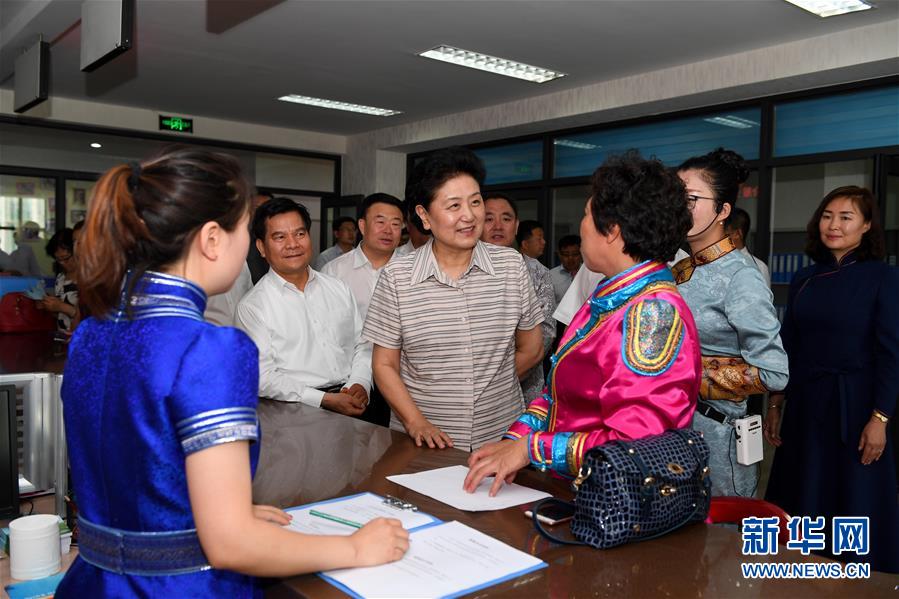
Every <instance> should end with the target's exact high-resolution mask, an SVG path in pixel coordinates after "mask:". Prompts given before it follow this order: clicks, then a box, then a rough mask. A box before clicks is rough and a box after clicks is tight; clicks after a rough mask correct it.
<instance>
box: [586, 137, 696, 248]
mask: <svg viewBox="0 0 899 599" xmlns="http://www.w3.org/2000/svg"><path fill="white" fill-rule="evenodd" d="M590 188H591V189H590V210H591V213H592V215H593V223H594V225H595V226H596V229H597V231H599V232H600V233H603V234H607V233H608V232H609V230H610V228H611V227H612V225H618V228H619V229H620V231H621V238H622V240H623V241H624V252H625V253H626V254H628V255H629V256H631V257H632V258H634V259H635V260H640V261H642V260H655V261H657V262H670V261H671V260H672V259H673V258H674V254H675V252H677V249H678V248H679V247H680V244H681V243H682V242H683V241H684V239H685V238H686V236H687V232H688V231H689V230H690V227H692V226H693V219H692V217H691V215H690V210H689V208H687V202H686V201H684V197H685V195H686V192H685V190H684V184H683V182H682V181H681V180H680V177H678V176H677V173H676V172H674V171H672V170H671V169H669V168H667V167H665V165H664V164H662V163H661V162H660V161H659V160H656V159H654V158H651V159H645V158H643V157H641V156H640V153H639V152H637V151H636V150H630V151H629V152H627V153H625V154H623V155H621V156H610V157H609V158H608V159H607V160H606V161H605V162H604V163H603V164H602V166H600V167H599V168H598V169H596V171H595V172H594V173H593V176H592V177H591V180H590Z"/></svg>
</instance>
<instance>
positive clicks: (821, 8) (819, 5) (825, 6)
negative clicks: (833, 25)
mask: <svg viewBox="0 0 899 599" xmlns="http://www.w3.org/2000/svg"><path fill="white" fill-rule="evenodd" d="M787 2H789V3H790V4H795V5H796V6H798V7H799V8H802V9H805V10H807V11H809V12H813V13H815V14H816V15H818V16H819V17H834V16H836V15H842V14H845V13H847V12H857V11H859V10H868V9H869V8H874V6H873V5H871V4H869V3H868V2H865V1H863V0H787Z"/></svg>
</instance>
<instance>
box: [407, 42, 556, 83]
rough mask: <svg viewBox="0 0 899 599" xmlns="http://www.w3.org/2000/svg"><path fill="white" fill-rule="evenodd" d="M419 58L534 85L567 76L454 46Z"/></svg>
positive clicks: (429, 51)
mask: <svg viewBox="0 0 899 599" xmlns="http://www.w3.org/2000/svg"><path fill="white" fill-rule="evenodd" d="M419 56H424V57H425V58H433V59H434V60H440V61H443V62H449V63H452V64H457V65H459V66H461V67H468V68H471V69H478V70H480V71H487V72H488V73H494V74H496V75H505V76H506V77H515V78H516V79H524V80H525V81H532V82H534V83H546V82H547V81H552V80H553V79H558V78H559V77H564V76H565V73H560V72H559V71H551V70H549V69H544V68H543V67H535V66H533V65H529V64H524V63H523V62H515V61H514V60H508V59H505V58H498V57H496V56H490V55H489V54H481V53H479V52H472V51H471V50H463V49H461V48H454V47H453V46H437V47H435V48H431V49H430V50H427V51H425V52H421V53H419Z"/></svg>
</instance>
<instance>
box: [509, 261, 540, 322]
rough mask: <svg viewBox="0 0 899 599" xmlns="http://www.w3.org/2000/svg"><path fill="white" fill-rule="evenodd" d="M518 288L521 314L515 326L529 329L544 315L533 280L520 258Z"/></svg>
mask: <svg viewBox="0 0 899 599" xmlns="http://www.w3.org/2000/svg"><path fill="white" fill-rule="evenodd" d="M518 288H519V290H520V291H519V293H520V296H519V297H521V314H520V316H519V318H518V326H517V327H516V328H518V329H519V330H522V331H530V330H531V329H533V328H534V327H535V326H537V325H538V324H540V323H541V322H543V320H544V318H545V317H544V315H543V306H541V305H540V300H539V299H538V298H537V293H536V291H535V290H534V282H533V281H532V280H531V275H530V273H528V267H527V266H526V265H525V263H524V260H523V259H521V258H519V260H518Z"/></svg>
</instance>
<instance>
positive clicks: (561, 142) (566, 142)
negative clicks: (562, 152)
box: [553, 139, 602, 150]
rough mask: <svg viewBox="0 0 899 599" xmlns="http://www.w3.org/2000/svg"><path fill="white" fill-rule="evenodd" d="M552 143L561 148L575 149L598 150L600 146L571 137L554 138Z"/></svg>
mask: <svg viewBox="0 0 899 599" xmlns="http://www.w3.org/2000/svg"><path fill="white" fill-rule="evenodd" d="M553 144H554V145H557V146H562V147H563V148H574V149H575V150H598V149H599V148H601V147H602V146H598V145H596V144H588V143H586V142H583V141H575V140H573V139H556V140H554V141H553Z"/></svg>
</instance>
